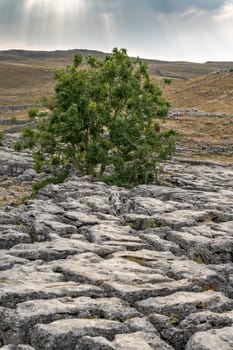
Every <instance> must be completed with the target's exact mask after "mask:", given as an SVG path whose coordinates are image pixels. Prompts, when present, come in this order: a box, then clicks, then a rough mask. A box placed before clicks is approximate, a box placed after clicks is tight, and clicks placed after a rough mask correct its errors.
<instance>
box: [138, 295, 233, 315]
mask: <svg viewBox="0 0 233 350" xmlns="http://www.w3.org/2000/svg"><path fill="white" fill-rule="evenodd" d="M137 307H138V310H139V311H140V312H142V313H147V314H150V313H153V312H155V313H158V314H162V315H166V316H171V315H173V314H174V315H178V317H179V319H183V318H185V317H186V316H187V315H189V314H190V313H192V312H197V311H200V310H203V311H204V310H211V311H216V312H223V311H227V310H231V309H232V308H233V300H231V299H229V298H227V297H225V296H224V295H223V294H222V293H217V292H214V291H206V292H202V293H191V292H177V293H174V294H172V295H169V296H165V297H157V298H149V299H145V300H143V301H139V302H137Z"/></svg>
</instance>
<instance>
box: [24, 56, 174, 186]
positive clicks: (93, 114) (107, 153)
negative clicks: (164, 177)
mask: <svg viewBox="0 0 233 350" xmlns="http://www.w3.org/2000/svg"><path fill="white" fill-rule="evenodd" d="M81 62H82V56H81V55H78V56H75V59H74V65H72V66H69V67H67V68H66V69H62V70H56V71H55V73H54V77H55V81H56V84H55V94H54V96H53V97H52V98H51V99H50V100H49V101H48V99H47V100H46V107H48V108H49V109H50V111H51V113H50V114H49V115H48V116H47V115H46V116H42V117H41V118H39V119H38V120H37V127H36V128H35V129H31V128H29V127H26V128H24V131H23V136H24V144H23V147H29V148H33V150H34V160H35V165H36V168H37V169H38V170H39V169H40V168H41V167H42V166H43V165H45V164H46V165H47V166H48V165H49V166H50V168H51V170H53V169H57V168H62V169H66V168H68V167H73V168H76V169H78V170H79V171H81V173H83V174H91V175H94V176H96V177H98V178H100V179H103V180H105V181H106V182H108V183H110V184H118V185H123V186H131V185H136V184H140V183H151V182H155V181H156V180H157V179H158V176H159V174H160V173H161V168H162V167H161V162H162V161H163V160H165V159H167V158H168V157H169V156H170V155H171V154H172V153H173V151H174V141H175V138H176V133H175V132H174V131H173V130H165V131H164V130H162V128H161V123H162V122H163V120H164V119H165V118H166V116H167V112H168V108H169V103H168V102H167V101H166V100H165V99H164V98H163V96H162V91H161V90H160V89H159V87H157V86H156V85H154V83H153V82H152V80H151V78H150V77H149V74H148V68H147V65H146V63H144V62H142V61H141V60H140V59H139V58H138V59H137V60H135V61H132V60H131V59H130V58H129V57H128V55H127V52H126V50H124V49H121V50H118V49H114V50H113V53H112V55H109V56H106V57H105V59H104V60H98V59H96V58H95V57H94V56H89V57H88V60H87V63H88V67H87V68H86V69H84V68H83V67H82V68H80V65H81ZM33 114H34V113H33Z"/></svg>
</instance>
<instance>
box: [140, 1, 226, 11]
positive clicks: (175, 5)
mask: <svg viewBox="0 0 233 350" xmlns="http://www.w3.org/2000/svg"><path fill="white" fill-rule="evenodd" d="M145 3H146V4H147V5H148V6H150V8H152V9H153V10H155V11H159V12H165V13H170V12H183V11H185V10H187V9H188V8H198V9H203V10H207V11H208V10H209V11H211V10H217V9H219V8H220V7H221V6H222V5H223V4H224V0H162V1H160V0H147V1H145Z"/></svg>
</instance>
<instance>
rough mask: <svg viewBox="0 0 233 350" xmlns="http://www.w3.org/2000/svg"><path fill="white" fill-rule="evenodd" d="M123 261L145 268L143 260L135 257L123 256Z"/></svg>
mask: <svg viewBox="0 0 233 350" xmlns="http://www.w3.org/2000/svg"><path fill="white" fill-rule="evenodd" d="M124 259H127V260H129V261H132V262H135V263H136V264H139V265H141V266H146V263H145V260H144V259H143V258H139V257H136V256H124Z"/></svg>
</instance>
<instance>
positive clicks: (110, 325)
mask: <svg viewBox="0 0 233 350" xmlns="http://www.w3.org/2000/svg"><path fill="white" fill-rule="evenodd" d="M124 332H127V327H126V326H125V325H124V324H122V323H120V322H118V321H109V320H102V319H72V320H69V319H67V320H60V321H55V322H53V323H50V324H48V325H42V324H38V325H36V326H35V327H34V329H33V330H32V335H31V344H32V346H34V347H35V348H36V349H37V350H44V349H47V350H73V349H75V346H76V343H77V342H78V339H79V338H81V337H84V336H91V337H96V336H103V337H104V338H107V339H109V340H112V339H113V338H114V336H115V335H116V334H118V333H124Z"/></svg>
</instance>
